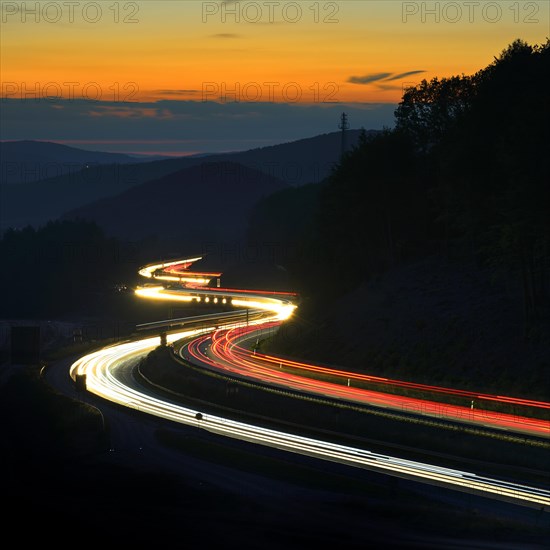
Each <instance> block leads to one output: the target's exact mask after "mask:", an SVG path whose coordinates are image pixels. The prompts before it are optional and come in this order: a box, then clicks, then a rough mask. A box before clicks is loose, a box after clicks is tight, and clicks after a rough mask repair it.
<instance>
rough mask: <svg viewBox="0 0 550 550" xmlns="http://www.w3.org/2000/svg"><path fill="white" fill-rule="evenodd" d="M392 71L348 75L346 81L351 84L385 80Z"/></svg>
mask: <svg viewBox="0 0 550 550" xmlns="http://www.w3.org/2000/svg"><path fill="white" fill-rule="evenodd" d="M391 74H392V73H374V74H366V75H365V76H350V77H349V78H348V82H351V83H352V84H370V83H371V82H377V81H378V80H385V79H386V78H388V76H391Z"/></svg>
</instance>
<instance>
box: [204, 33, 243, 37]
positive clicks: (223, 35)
mask: <svg viewBox="0 0 550 550" xmlns="http://www.w3.org/2000/svg"><path fill="white" fill-rule="evenodd" d="M210 36H211V37H212V38H241V37H242V35H240V34H235V33H232V32H220V33H218V34H212V35H210Z"/></svg>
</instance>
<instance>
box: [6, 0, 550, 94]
mask: <svg viewBox="0 0 550 550" xmlns="http://www.w3.org/2000/svg"><path fill="white" fill-rule="evenodd" d="M37 6H38V8H37ZM25 8H26V9H25ZM549 34H550V33H549V3H548V2H545V1H538V2H537V1H534V2H508V1H501V2H485V1H479V2H401V1H393V0H385V1H370V0H364V1H362V0H353V1H339V2H310V1H301V2H283V1H280V2H271V3H269V2H262V1H260V2H225V3H224V2H196V1H187V0H171V1H145V2H143V1H142V2H113V1H106V2H78V3H77V2H75V3H74V5H71V6H69V5H68V3H64V2H2V33H1V39H0V40H1V44H0V45H1V79H2V95H3V96H4V97H6V95H7V96H10V95H11V96H15V95H16V94H20V93H21V92H23V93H24V92H25V91H26V90H27V89H29V88H30V89H35V88H34V87H35V86H36V82H38V83H40V86H42V87H44V86H46V85H47V84H49V83H53V84H51V85H49V86H48V89H47V93H48V94H49V95H55V94H56V93H58V92H59V90H61V92H62V94H63V96H65V97H66V96H67V95H68V94H70V93H71V89H72V93H74V94H76V96H78V95H82V89H83V88H84V87H85V86H87V85H88V83H90V82H93V83H96V84H98V85H99V88H97V87H95V88H93V89H92V88H90V87H88V88H86V90H85V93H86V94H87V95H89V96H94V97H95V96H97V95H98V92H97V90H98V89H100V91H101V96H100V97H99V98H100V99H105V100H108V99H113V98H115V99H116V97H117V96H116V95H115V94H117V93H118V94H119V97H120V96H124V98H125V99H128V100H130V101H133V100H140V101H151V100H153V101H154V100H157V99H161V98H164V99H166V98H170V99H201V98H203V96H204V95H205V94H206V95H207V96H208V99H212V98H214V97H215V96H216V94H217V93H220V94H223V91H224V90H227V96H226V98H227V99H233V98H235V96H236V95H238V96H239V97H238V99H240V100H242V101H246V100H252V101H253V100H262V101H265V100H269V101H285V100H286V99H290V100H295V99H296V98H297V94H298V87H299V91H300V93H301V95H300V98H299V100H300V101H301V102H306V103H307V102H318V101H323V100H327V101H340V102H392V103H396V102H398V101H399V98H400V97H401V92H402V88H403V86H404V85H411V84H414V83H417V82H419V81H420V80H421V79H422V78H427V79H429V78H432V77H434V76H440V77H442V76H450V75H453V74H461V73H465V74H470V73H473V72H475V71H477V70H478V69H480V68H483V67H484V66H486V65H487V64H488V63H490V62H491V61H492V59H493V57H494V56H495V55H498V53H500V51H501V50H502V49H503V48H504V47H506V45H507V44H509V43H510V42H512V41H513V40H514V39H516V38H522V39H524V40H526V41H527V42H530V43H541V42H544V41H545V40H546V38H547V36H548V35H549ZM352 77H357V78H356V79H355V80H356V82H357V81H358V80H361V79H362V80H363V81H365V82H366V83H364V84H362V83H354V82H350V79H352ZM369 81H370V82H369ZM68 83H72V84H68ZM267 83H271V84H267ZM296 84H297V85H298V86H296ZM94 86H95V84H94ZM71 87H72V88H71ZM283 90H284V91H283ZM203 99H204V98H203Z"/></svg>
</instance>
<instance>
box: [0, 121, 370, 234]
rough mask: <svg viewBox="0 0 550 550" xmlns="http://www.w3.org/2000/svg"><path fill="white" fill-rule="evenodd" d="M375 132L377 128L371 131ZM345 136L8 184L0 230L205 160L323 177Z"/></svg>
mask: <svg viewBox="0 0 550 550" xmlns="http://www.w3.org/2000/svg"><path fill="white" fill-rule="evenodd" d="M375 133H377V131H376V130H369V131H368V132H367V134H375ZM359 134H360V130H348V134H347V140H346V141H347V145H348V147H349V148H351V147H352V146H354V145H355V144H356V143H357V140H358V137H359ZM340 138H341V134H340V132H332V133H329V134H322V135H319V136H315V137H311V138H305V139H301V140H298V141H293V142H289V143H282V144H280V145H273V146H269V147H261V148H257V149H251V150H249V151H242V152H237V153H223V154H212V155H207V156H204V155H196V156H191V157H179V158H172V159H167V160H157V161H151V162H141V163H139V164H128V163H127V162H126V159H124V162H123V163H120V162H117V161H114V160H113V161H112V162H114V164H108V165H104V164H101V165H97V164H96V165H93V166H90V167H89V168H84V169H82V170H79V171H77V172H74V171H73V172H72V173H68V174H64V175H61V176H57V177H52V178H49V179H44V180H41V181H38V182H33V183H26V184H25V183H18V184H13V185H4V186H2V188H1V189H0V193H1V196H2V200H1V201H0V230H3V229H6V228H7V227H23V226H25V225H28V224H30V225H35V226H36V225H41V224H43V223H45V222H46V221H48V220H50V219H56V218H58V217H59V216H61V215H62V214H63V213H65V212H68V211H70V210H73V209H75V208H78V207H80V206H83V205H85V204H88V203H91V202H94V201H96V200H98V199H101V198H105V197H110V196H115V195H118V194H119V193H121V192H123V191H125V190H126V189H129V188H131V187H134V186H136V185H139V184H142V183H145V182H147V181H151V180H155V179H159V178H162V177H164V176H166V175H168V174H170V173H174V172H177V171H178V170H182V169H184V168H188V167H191V166H196V165H199V164H202V163H204V162H205V161H209V162H219V161H225V162H237V163H239V164H242V165H244V166H247V167H249V168H253V169H257V170H260V171H261V172H263V173H265V174H268V175H271V176H273V177H276V178H278V179H280V180H282V181H284V182H285V183H286V184H287V185H296V186H298V185H302V184H305V183H312V182H316V181H321V180H322V179H324V178H325V177H326V176H328V175H329V173H330V170H331V167H332V166H333V165H334V163H336V162H338V160H339V157H340ZM3 145H6V144H3ZM53 145H55V144H53ZM60 147H63V146H60ZM105 154H106V155H107V153H105ZM123 157H124V155H123Z"/></svg>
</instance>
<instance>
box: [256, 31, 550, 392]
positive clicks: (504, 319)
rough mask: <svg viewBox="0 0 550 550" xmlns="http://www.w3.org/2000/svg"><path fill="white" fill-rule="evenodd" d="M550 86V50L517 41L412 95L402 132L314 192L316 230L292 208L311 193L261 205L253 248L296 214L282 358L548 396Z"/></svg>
mask: <svg viewBox="0 0 550 550" xmlns="http://www.w3.org/2000/svg"><path fill="white" fill-rule="evenodd" d="M549 88H550V44H549V42H546V44H543V45H540V46H539V45H534V46H533V45H529V44H527V43H525V42H523V41H521V40H517V41H515V42H514V43H512V44H510V45H509V46H508V47H507V48H506V49H505V50H504V51H502V52H501V54H500V55H499V56H497V57H496V58H495V61H494V62H493V63H491V64H490V65H489V66H487V67H485V68H483V69H481V70H480V71H478V72H477V73H476V74H473V75H461V76H454V77H450V78H441V79H439V78H434V79H433V80H431V81H423V82H421V83H420V84H419V85H418V86H416V87H415V88H410V89H408V90H407V91H406V93H405V94H404V95H403V98H402V101H401V102H400V104H399V106H398V108H397V110H396V113H395V116H396V125H395V129H393V130H388V131H386V132H384V133H383V134H381V135H378V136H374V137H370V138H368V137H367V136H363V138H362V139H361V141H360V144H359V145H358V146H357V147H356V148H355V149H354V150H353V152H351V153H350V154H348V155H347V156H346V157H345V158H344V159H343V161H342V162H341V163H340V164H339V167H338V169H337V170H336V171H335V172H334V174H333V175H332V176H331V177H330V178H329V179H328V180H327V182H326V183H324V184H322V185H317V186H314V187H312V188H311V189H309V190H308V193H309V198H308V206H309V208H308V209H306V210H305V212H306V213H307V212H309V215H308V219H307V223H305V221H304V219H303V218H302V217H300V216H299V215H297V214H296V213H294V209H293V208H292V206H291V205H292V203H293V202H294V201H297V202H299V201H300V200H301V199H302V198H303V194H304V192H305V190H304V189H298V190H286V191H284V192H282V193H279V194H277V195H276V196H274V197H270V198H269V199H267V200H266V201H263V202H262V203H261V204H260V205H259V209H257V210H256V213H255V214H256V215H254V216H253V217H252V226H251V227H250V231H249V235H250V239H251V240H254V239H262V238H263V235H266V234H267V235H269V234H270V231H271V232H272V229H273V227H278V226H280V225H282V223H283V218H284V219H285V220H286V222H287V223H286V225H285V231H284V232H283V233H282V234H281V235H282V237H281V238H282V239H283V241H282V243H281V246H280V248H281V250H283V249H284V250H285V251H286V252H285V255H284V258H281V260H283V261H284V263H285V267H286V268H287V269H288V270H289V272H290V273H291V274H292V280H293V284H294V287H295V289H297V290H299V291H300V292H301V293H302V296H303V304H302V307H301V309H300V315H299V316H297V318H296V319H295V320H294V321H293V324H294V327H292V325H290V326H289V330H287V331H283V332H281V334H280V337H279V338H278V340H277V341H275V342H273V344H272V346H273V351H279V352H284V353H292V354H293V355H295V354H299V355H302V356H304V357H306V358H307V357H312V356H315V358H316V359H323V357H324V358H326V359H327V360H330V361H331V362H335V363H340V362H342V361H343V362H344V363H345V362H348V363H349V364H350V365H351V366H353V367H354V368H357V369H361V370H365V371H369V372H372V371H375V372H377V373H384V372H389V371H391V374H392V375H393V376H400V377H405V378H410V379H434V373H439V374H440V375H441V376H440V378H441V379H443V380H445V379H446V380H447V382H450V381H453V382H454V383H456V380H457V379H460V380H462V383H463V384H467V385H469V386H473V387H477V386H480V385H483V386H487V385H492V386H493V388H491V389H493V390H496V389H499V390H500V391H506V392H509V393H512V394H515V393H517V391H519V390H522V391H524V392H526V393H529V392H532V393H533V394H537V395H538V396H539V397H541V393H546V397H547V399H548V398H550V395H549V394H550V390H549V388H550V328H549V327H550V302H549V300H550V279H549V276H550V275H549V274H550V182H549V180H548V174H550V156H549V155H548V150H550V143H549V134H548V128H550V111H549V109H548V89H549ZM283 193H284V201H286V202H287V204H288V211H289V212H290V213H291V214H290V215H288V213H287V212H286V211H284V209H282V208H281V204H280V203H281V200H282V197H283ZM260 212H261V215H260ZM282 212H284V214H283V213H282ZM292 224H294V226H293V225H292ZM430 274H433V276H430ZM434 297H437V303H434V301H433V298H434ZM373 300H374V302H373ZM377 300H378V302H377ZM375 302H376V307H375ZM480 306H483V307H481V310H480ZM338 318H344V319H345V318H347V319H351V318H353V319H354V320H355V322H354V323H351V324H349V323H348V324H346V325H345V326H346V329H345V330H339V331H337V332H335V331H334V328H335V326H337V325H338V326H340V328H342V326H344V325H342V324H339V323H338V321H337V319H338ZM374 325H377V327H378V328H377V329H376V330H374V328H373V326H374ZM313 327H315V328H313ZM319 327H320V328H319ZM380 327H385V329H384V330H389V332H388V333H387V334H386V335H385V336H384V338H380ZM388 327H389V328H388ZM414 327H417V328H416V329H414ZM444 327H446V330H448V333H447V334H446V335H445V336H444V337H443V336H442V332H441V331H442V330H443V329H444ZM413 330H416V332H414V334H413V333H411V331H413ZM405 333H406V334H405ZM415 344H418V345H415ZM484 358H485V361H484Z"/></svg>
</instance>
